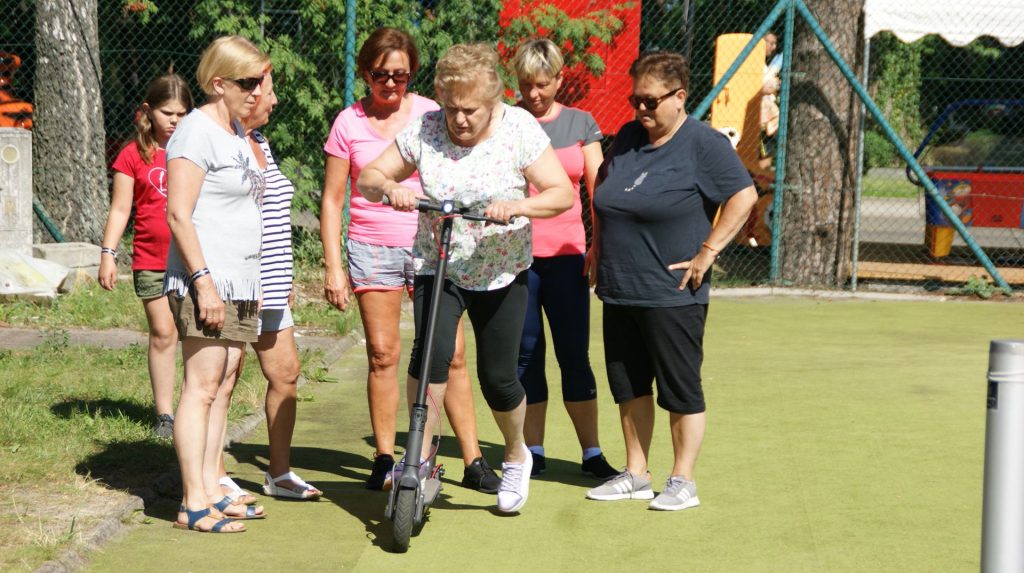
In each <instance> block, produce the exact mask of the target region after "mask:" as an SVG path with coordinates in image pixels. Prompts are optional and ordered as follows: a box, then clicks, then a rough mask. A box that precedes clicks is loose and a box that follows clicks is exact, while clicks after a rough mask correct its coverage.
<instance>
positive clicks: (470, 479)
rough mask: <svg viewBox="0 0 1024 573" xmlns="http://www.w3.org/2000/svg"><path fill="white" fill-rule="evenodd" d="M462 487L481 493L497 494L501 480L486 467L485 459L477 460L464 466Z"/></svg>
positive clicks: (489, 467)
mask: <svg viewBox="0 0 1024 573" xmlns="http://www.w3.org/2000/svg"><path fill="white" fill-rule="evenodd" d="M462 485H463V487H468V488H469V489H475V490H477V491H480V492H483V493H498V486H500V485H501V478H499V477H498V474H496V473H494V470H492V469H491V466H489V465H487V460H486V459H484V458H477V459H475V460H473V463H471V464H469V465H468V466H466V472H465V473H463V474H462Z"/></svg>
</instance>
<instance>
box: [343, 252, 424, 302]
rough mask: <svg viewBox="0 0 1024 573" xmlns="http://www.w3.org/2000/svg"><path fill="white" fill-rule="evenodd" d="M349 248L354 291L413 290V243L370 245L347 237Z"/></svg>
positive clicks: (350, 279)
mask: <svg viewBox="0 0 1024 573" xmlns="http://www.w3.org/2000/svg"><path fill="white" fill-rule="evenodd" d="M345 250H346V251H347V252H348V277H349V281H351V283H352V291H353V292H362V291H369V290H398V289H405V290H408V291H411V290H412V287H413V281H414V279H415V277H416V271H415V269H414V268H413V258H412V247H388V246H384V245H370V244H368V243H360V242H359V241H354V240H352V239H346V241H345Z"/></svg>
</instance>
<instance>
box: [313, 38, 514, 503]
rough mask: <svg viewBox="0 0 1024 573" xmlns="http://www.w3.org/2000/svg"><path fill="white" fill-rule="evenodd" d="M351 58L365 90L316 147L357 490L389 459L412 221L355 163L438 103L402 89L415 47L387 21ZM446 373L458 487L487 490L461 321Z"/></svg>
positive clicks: (372, 484)
mask: <svg viewBox="0 0 1024 573" xmlns="http://www.w3.org/2000/svg"><path fill="white" fill-rule="evenodd" d="M357 65H358V68H359V75H360V76H361V77H362V78H363V80H364V81H365V82H366V85H367V86H368V87H369V88H370V89H369V94H367V95H366V97H364V98H363V99H361V100H360V101H357V102H356V103H355V104H353V105H352V106H350V107H348V108H346V109H344V110H342V112H341V113H339V114H338V117H337V119H335V121H334V126H333V127H332V128H331V132H330V134H329V135H328V137H327V143H326V144H325V145H324V152H325V153H326V156H327V172H326V177H325V180H324V193H323V200H322V204H321V209H320V221H321V222H320V238H321V241H322V242H323V247H324V266H325V271H324V294H325V296H326V298H327V300H328V302H330V303H331V304H332V305H334V306H335V307H337V308H338V309H340V310H344V309H345V308H346V306H347V305H348V301H349V297H350V293H351V289H354V290H355V297H356V301H357V302H358V304H359V315H360V318H361V319H362V321H363V331H364V333H365V335H366V358H367V363H368V364H367V366H368V372H367V377H366V386H367V400H368V401H369V407H370V426H371V427H372V429H373V437H374V444H375V447H376V451H375V452H374V456H373V467H372V469H371V471H370V476H369V478H368V479H367V480H366V487H367V488H368V489H376V490H379V489H383V488H384V487H386V486H387V485H388V480H389V479H390V477H391V469H392V467H393V466H394V465H395V460H394V454H395V432H396V418H397V416H398V402H399V399H400V396H401V394H400V392H399V382H398V362H399V358H400V356H401V350H402V346H401V344H402V343H401V335H400V332H399V324H400V321H401V311H402V301H403V299H404V298H405V296H407V294H408V293H411V292H412V287H413V276H414V272H413V257H412V243H413V239H414V238H415V235H416V221H417V218H416V214H415V213H402V212H399V211H395V210H394V209H392V208H390V207H386V206H384V205H380V204H378V203H373V202H370V201H368V200H367V199H366V198H365V197H364V196H363V195H362V194H361V192H360V191H361V188H360V187H359V186H358V185H356V181H357V180H358V179H359V174H360V172H361V171H362V169H363V168H364V167H365V166H366V165H367V164H368V163H370V161H373V160H374V159H376V158H377V156H378V155H380V154H381V152H383V151H384V150H385V149H387V148H388V146H390V145H391V144H392V143H393V142H394V139H395V135H396V134H398V132H399V131H401V130H402V128H404V127H405V126H406V125H408V124H409V123H410V122H412V121H414V120H416V119H417V118H419V117H420V116H422V115H423V114H424V113H427V112H428V111H434V110H436V109H438V106H437V104H436V103H434V101H433V100H431V99H428V98H425V97H421V96H419V95H417V94H414V93H412V92H410V91H408V87H409V83H410V82H411V81H412V79H413V77H414V76H415V73H416V71H417V69H418V68H419V51H418V50H417V49H416V44H415V42H414V41H413V39H412V37H411V36H409V34H407V33H405V32H403V31H401V30H396V29H394V28H380V29H378V30H376V31H374V32H373V33H372V34H370V36H369V38H367V39H366V42H364V43H363V46H362V48H360V50H359V55H358V57H357ZM350 178H351V181H352V183H353V185H352V195H351V206H350V211H349V212H350V214H351V221H350V223H349V225H348V235H347V238H346V241H345V247H346V250H347V251H348V257H347V260H348V273H347V275H348V276H347V277H346V271H345V268H344V266H343V265H342V262H341V261H342V256H341V240H340V239H341V214H342V207H343V205H344V197H345V186H346V183H348V182H349V180H350ZM406 185H408V186H410V187H411V188H413V189H419V188H420V183H419V176H418V175H417V174H416V173H413V174H412V176H410V177H409V178H408V179H407V180H406ZM350 283H351V284H350ZM449 380H450V382H451V383H450V384H449V392H448V393H447V394H446V395H445V411H446V412H447V414H448V420H449V421H450V422H451V425H452V429H453V431H454V432H455V437H456V439H457V440H458V442H459V446H460V448H461V450H462V457H463V462H464V463H465V471H464V472H463V477H462V484H463V485H464V486H466V487H469V488H472V489H476V490H479V491H482V492H485V493H495V492H497V490H498V484H499V483H500V480H499V479H498V476H497V475H496V474H495V473H494V470H492V469H491V467H490V465H489V464H488V463H487V460H486V458H484V457H483V454H482V453H481V451H480V445H479V443H478V442H477V432H476V413H475V408H474V406H473V388H472V386H471V385H470V381H469V373H468V372H467V370H466V361H465V355H464V342H463V338H462V324H461V323H460V324H459V328H458V331H457V339H456V345H455V356H454V358H453V359H452V363H451V372H450V374H449Z"/></svg>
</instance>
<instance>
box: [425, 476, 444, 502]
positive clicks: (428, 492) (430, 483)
mask: <svg viewBox="0 0 1024 573" xmlns="http://www.w3.org/2000/svg"><path fill="white" fill-rule="evenodd" d="M440 493H441V478H440V477H437V478H428V479H426V480H424V482H423V505H426V506H429V505H431V504H433V503H434V500H436V499H437V496H438V495H439V494H440Z"/></svg>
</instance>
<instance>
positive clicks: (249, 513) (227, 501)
mask: <svg viewBox="0 0 1024 573" xmlns="http://www.w3.org/2000/svg"><path fill="white" fill-rule="evenodd" d="M232 505H241V506H242V507H244V508H245V515H228V514H227V513H224V515H227V516H228V518H230V519H235V520H244V519H263V518H265V517H267V514H266V513H256V506H254V505H243V504H236V503H235V502H233V501H231V498H230V497H228V496H224V498H223V499H221V500H220V501H218V502H217V503H215V504H213V507H216V508H217V510H218V511H220V512H224V510H225V509H227V508H228V507H229V506H232Z"/></svg>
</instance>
